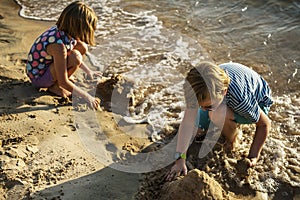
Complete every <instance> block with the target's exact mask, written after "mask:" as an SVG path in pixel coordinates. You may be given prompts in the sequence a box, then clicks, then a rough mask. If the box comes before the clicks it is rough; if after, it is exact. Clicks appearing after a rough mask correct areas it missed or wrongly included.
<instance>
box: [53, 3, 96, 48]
mask: <svg viewBox="0 0 300 200" xmlns="http://www.w3.org/2000/svg"><path fill="white" fill-rule="evenodd" d="M97 22H98V18H97V15H96V14H95V12H94V10H93V9H92V8H90V7H89V6H87V5H86V4H84V3H83V2H80V1H75V2H73V3H71V4H69V5H68V6H67V7H66V8H65V9H64V10H63V11H62V13H61V14H60V16H59V19H58V20H57V22H56V25H57V28H58V29H59V30H61V31H64V32H65V33H66V34H68V35H70V36H71V37H73V38H75V39H79V40H81V41H83V42H85V43H87V44H89V45H95V41H94V40H95V38H94V32H95V30H96V28H97Z"/></svg>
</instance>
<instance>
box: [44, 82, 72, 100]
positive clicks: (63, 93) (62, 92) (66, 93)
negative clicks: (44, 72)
mask: <svg viewBox="0 0 300 200" xmlns="http://www.w3.org/2000/svg"><path fill="white" fill-rule="evenodd" d="M48 90H49V92H52V93H54V94H56V95H58V96H61V97H64V98H67V97H69V96H71V94H72V93H71V92H69V91H68V90H65V89H62V88H60V87H58V85H57V84H54V85H53V86H51V87H49V88H48Z"/></svg>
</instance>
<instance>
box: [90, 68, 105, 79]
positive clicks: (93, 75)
mask: <svg viewBox="0 0 300 200" xmlns="http://www.w3.org/2000/svg"><path fill="white" fill-rule="evenodd" d="M101 77H102V72H100V71H92V70H90V71H88V72H87V78H88V79H94V78H101Z"/></svg>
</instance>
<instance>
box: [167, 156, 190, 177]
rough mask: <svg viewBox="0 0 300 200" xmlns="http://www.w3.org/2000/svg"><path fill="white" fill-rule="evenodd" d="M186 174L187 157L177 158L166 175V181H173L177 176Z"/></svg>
mask: <svg viewBox="0 0 300 200" xmlns="http://www.w3.org/2000/svg"><path fill="white" fill-rule="evenodd" d="M180 174H182V175H184V176H185V175H186V174H187V167H186V165H185V159H182V158H181V159H179V160H176V162H175V164H174V165H173V167H172V168H171V170H170V171H169V172H168V174H167V176H166V181H172V180H174V179H175V178H176V177H177V176H180Z"/></svg>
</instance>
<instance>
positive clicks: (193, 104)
mask: <svg viewBox="0 0 300 200" xmlns="http://www.w3.org/2000/svg"><path fill="white" fill-rule="evenodd" d="M184 92H185V99H186V103H187V108H186V110H185V114H184V117H183V120H182V122H181V124H180V127H179V131H178V141H177V148H176V162H175V164H174V166H173V167H172V169H171V170H170V172H169V174H168V176H167V179H168V180H172V179H173V178H175V177H176V176H177V175H178V174H180V173H182V174H183V175H185V174H186V173H187V168H186V164H185V158H186V155H185V154H186V151H187V149H188V146H189V144H190V141H191V139H192V137H193V135H196V134H197V133H198V134H199V133H204V132H206V131H207V129H208V127H209V125H210V122H212V123H213V124H214V125H215V126H217V127H218V128H219V129H220V130H221V132H222V134H223V135H224V136H225V138H226V143H225V145H226V146H227V148H229V149H232V148H233V146H234V142H235V141H236V136H237V131H238V130H237V124H252V123H255V124H256V131H255V136H254V139H253V142H252V144H251V147H250V151H249V155H248V158H249V159H250V166H254V165H255V164H256V162H257V160H258V158H259V155H260V152H261V149H262V146H263V144H264V142H265V140H266V137H267V135H268V132H269V130H270V127H271V121H270V119H269V118H268V116H267V114H268V111H269V109H270V106H271V105H272V103H273V101H272V97H271V90H270V88H269V86H268V84H267V82H266V81H265V80H264V79H263V77H262V76H260V75H259V74H258V73H256V72H255V71H253V70H252V69H250V68H248V67H246V66H244V65H242V64H239V63H224V64H221V65H219V66H218V65H215V64H213V63H210V62H203V63H200V64H199V65H198V66H197V67H194V68H192V69H191V70H190V71H189V73H188V74H187V76H186V79H185V83H184ZM195 125H196V128H195Z"/></svg>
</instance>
